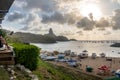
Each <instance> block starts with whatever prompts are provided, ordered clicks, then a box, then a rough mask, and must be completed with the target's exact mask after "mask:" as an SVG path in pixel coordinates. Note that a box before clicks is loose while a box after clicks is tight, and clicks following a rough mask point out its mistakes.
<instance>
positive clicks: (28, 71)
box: [24, 68, 32, 74]
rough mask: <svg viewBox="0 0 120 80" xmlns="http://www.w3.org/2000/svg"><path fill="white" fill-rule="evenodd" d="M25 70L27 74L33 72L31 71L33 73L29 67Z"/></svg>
mask: <svg viewBox="0 0 120 80" xmlns="http://www.w3.org/2000/svg"><path fill="white" fill-rule="evenodd" d="M24 71H25V72H26V73H27V74H31V73H32V72H31V71H30V70H29V69H27V68H26V69H25V70H24Z"/></svg>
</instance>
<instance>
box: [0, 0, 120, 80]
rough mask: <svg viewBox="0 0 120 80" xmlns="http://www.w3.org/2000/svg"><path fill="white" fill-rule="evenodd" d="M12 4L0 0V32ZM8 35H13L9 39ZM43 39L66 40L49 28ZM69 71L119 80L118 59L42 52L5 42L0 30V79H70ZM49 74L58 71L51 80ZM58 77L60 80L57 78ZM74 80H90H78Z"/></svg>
mask: <svg viewBox="0 0 120 80" xmlns="http://www.w3.org/2000/svg"><path fill="white" fill-rule="evenodd" d="M13 2H14V0H0V5H1V6H0V27H1V29H0V30H2V26H1V24H2V20H3V19H4V16H5V15H6V13H8V12H9V9H10V7H11V5H12V4H13ZM12 34H13V32H11V33H10V34H9V36H11V35H12ZM44 36H52V39H53V38H54V42H53V43H55V42H56V41H69V40H68V39H67V38H66V37H64V36H56V35H55V34H54V32H53V31H52V28H50V30H49V33H48V34H45V35H44ZM7 37H8V36H7ZM46 39H48V38H46ZM43 41H44V40H43ZM48 42H49V41H48ZM87 42H89V41H87ZM115 44H116V45H117V47H120V46H118V44H120V43H115ZM113 46H115V45H112V47H113ZM118 54H120V52H118ZM40 65H42V67H41V66H40ZM46 65H47V67H46ZM51 65H52V67H51ZM53 66H54V67H53ZM61 68H62V69H65V71H66V74H65V75H64V70H62V69H61ZM45 69H46V70H45ZM59 69H60V70H59ZM70 70H72V71H73V72H74V71H75V73H77V74H78V73H79V74H84V75H86V76H90V77H93V78H94V80H96V79H98V80H120V58H119V57H109V56H107V55H106V53H103V52H102V53H99V54H96V53H92V55H89V51H87V50H83V51H82V52H80V53H75V52H73V51H71V50H65V51H64V52H60V51H57V50H56V51H51V52H50V51H45V50H42V49H40V48H38V47H36V46H34V45H31V44H30V43H26V42H21V43H19V42H17V43H15V42H14V41H13V42H8V41H7V39H6V36H3V32H2V31H0V71H1V72H0V80H69V79H70V80H73V78H74V76H73V75H75V74H69V73H70V72H69V71H70ZM52 71H55V72H56V73H57V72H58V73H57V77H56V76H55V77H54V75H56V73H55V72H52ZM67 71H68V72H67ZM4 72H5V74H7V78H5V77H6V75H5V76H1V75H4V74H3V73H4ZM40 72H41V73H42V75H41V73H40ZM47 72H49V73H47ZM39 73H40V74H39ZM50 74H51V75H50ZM62 74H63V75H62ZM68 74H69V76H68ZM46 75H48V76H46ZM49 75H50V76H49ZM61 75H62V76H61ZM51 76H52V77H51ZM59 76H61V77H62V78H59ZM71 76H72V77H71ZM1 77H2V78H1ZM3 77H4V78H3ZM78 77H79V76H78ZM18 78H19V79H18ZM57 78H59V79H57ZM75 80H93V79H89V78H84V79H80V78H79V79H75Z"/></svg>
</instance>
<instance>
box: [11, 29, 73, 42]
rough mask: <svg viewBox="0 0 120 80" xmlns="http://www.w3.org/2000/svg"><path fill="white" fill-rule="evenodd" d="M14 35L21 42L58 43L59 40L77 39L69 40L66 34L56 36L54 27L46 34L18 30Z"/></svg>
mask: <svg viewBox="0 0 120 80" xmlns="http://www.w3.org/2000/svg"><path fill="white" fill-rule="evenodd" d="M12 37H16V38H18V39H19V40H20V41H21V42H27V43H56V42H57V41H70V40H72V41H73V40H74V41H75V39H70V40H69V39H68V38H67V37H65V36H56V35H55V33H54V32H53V30H52V28H50V29H49V32H48V33H47V34H44V35H41V34H32V33H23V32H16V33H14V34H13V35H12Z"/></svg>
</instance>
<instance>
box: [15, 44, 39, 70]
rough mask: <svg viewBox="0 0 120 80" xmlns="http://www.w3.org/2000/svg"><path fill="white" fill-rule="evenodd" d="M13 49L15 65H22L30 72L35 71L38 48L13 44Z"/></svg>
mask: <svg viewBox="0 0 120 80" xmlns="http://www.w3.org/2000/svg"><path fill="white" fill-rule="evenodd" d="M13 47H14V51H15V56H16V63H17V64H22V65H24V66H25V67H27V68H29V69H30V70H34V69H36V67H37V63H38V57H39V48H38V47H36V46H33V45H26V44H13Z"/></svg>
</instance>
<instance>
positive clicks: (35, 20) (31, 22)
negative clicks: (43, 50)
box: [21, 13, 41, 31]
mask: <svg viewBox="0 0 120 80" xmlns="http://www.w3.org/2000/svg"><path fill="white" fill-rule="evenodd" d="M21 24H22V25H25V26H24V27H23V28H22V29H21V30H30V31H33V30H37V29H38V30H39V29H40V26H41V18H40V17H39V15H38V14H36V13H29V14H28V16H27V18H26V19H24V21H23V22H22V23H21Z"/></svg>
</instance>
